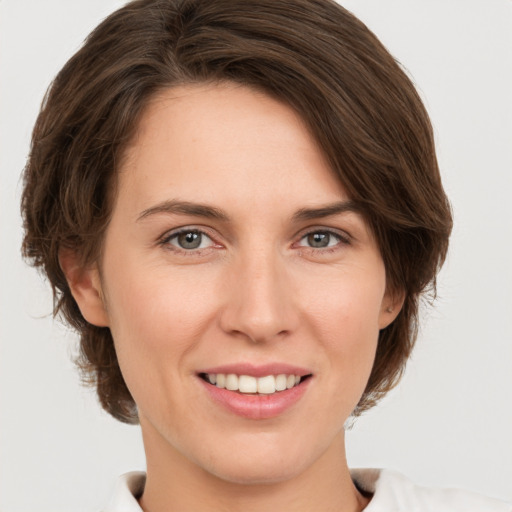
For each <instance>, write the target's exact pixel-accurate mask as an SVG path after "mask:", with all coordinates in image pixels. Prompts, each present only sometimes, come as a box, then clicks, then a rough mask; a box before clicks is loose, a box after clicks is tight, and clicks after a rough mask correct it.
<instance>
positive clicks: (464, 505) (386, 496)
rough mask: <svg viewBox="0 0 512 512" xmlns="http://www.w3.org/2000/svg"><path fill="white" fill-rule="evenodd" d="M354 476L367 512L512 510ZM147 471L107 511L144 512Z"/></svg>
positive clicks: (376, 473)
mask: <svg viewBox="0 0 512 512" xmlns="http://www.w3.org/2000/svg"><path fill="white" fill-rule="evenodd" d="M351 475H352V479H353V480H354V482H355V483H356V485H357V487H358V488H359V489H361V490H362V491H365V492H367V493H370V494H372V495H373V498H372V500H371V501H370V504H369V505H368V506H367V507H366V508H365V510H364V512H512V506H511V505H507V504H506V503H503V502H501V501H498V500H494V499H491V498H486V497H483V496H480V495H478V494H474V493H470V492H467V491H462V490H458V489H432V488H428V487H422V486H419V485H416V484H414V483H412V482H411V481H410V480H408V479H407V478H405V477H404V476H403V475H401V474H400V473H397V472H395V471H390V470H382V469H370V468H365V469H353V470H351ZM145 483H146V473H144V472H142V471H134V472H131V473H125V474H124V475H121V476H120V477H119V479H118V481H117V483H116V487H115V489H114V493H113V495H112V498H111V500H110V502H109V504H108V506H107V507H106V508H105V509H103V512H142V509H141V507H140V505H139V503H138V501H137V498H139V497H140V496H141V495H142V491H143V490H144V484H145Z"/></svg>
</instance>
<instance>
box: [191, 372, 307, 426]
mask: <svg viewBox="0 0 512 512" xmlns="http://www.w3.org/2000/svg"><path fill="white" fill-rule="evenodd" d="M204 373H210V374H212V373H225V374H228V373H234V374H236V375H251V376H253V377H264V376H266V375H279V374H283V373H284V374H287V375H300V376H301V377H304V376H306V375H311V373H312V372H310V371H308V370H305V369H304V368H299V367H297V366H292V365H288V364H281V363H271V364H265V365H259V366H255V365H252V364H245V363H244V364H236V365H224V366H216V367H214V368H208V369H205V370H201V371H200V372H198V374H197V378H198V380H199V382H200V383H201V385H202V386H203V389H204V390H205V392H206V394H207V396H208V397H209V398H210V399H211V400H212V401H213V402H214V403H215V404H218V405H220V406H221V407H222V408H224V409H225V410H227V411H229V412H231V413H233V414H235V415H237V416H240V417H242V418H247V419H251V420H264V419H270V418H275V417H277V416H279V415H281V414H283V413H285V412H286V411H287V410H289V409H290V408H292V407H293V406H294V405H295V404H296V403H297V402H298V401H299V400H300V399H301V398H302V397H303V396H304V394H305V392H306V391H307V389H308V388H309V385H310V383H311V380H312V378H308V379H305V380H304V381H302V382H301V383H300V384H299V385H297V386H294V387H293V388H291V389H286V390H284V391H278V392H276V393H273V394H270V395H257V394H254V395H253V394H244V393H239V392H237V391H229V390H227V389H223V388H218V387H217V386H215V385H213V384H210V383H209V382H206V381H205V380H204V379H202V378H201V377H199V375H200V374H204Z"/></svg>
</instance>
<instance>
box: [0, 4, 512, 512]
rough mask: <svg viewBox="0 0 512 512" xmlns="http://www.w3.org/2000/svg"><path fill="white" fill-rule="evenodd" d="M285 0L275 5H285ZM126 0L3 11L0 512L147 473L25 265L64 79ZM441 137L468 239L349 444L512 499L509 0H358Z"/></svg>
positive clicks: (93, 500)
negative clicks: (33, 192)
mask: <svg viewBox="0 0 512 512" xmlns="http://www.w3.org/2000/svg"><path fill="white" fill-rule="evenodd" d="M277 1H278V0H277ZM122 3H123V2H121V1H118V0H44V1H41V0H0V59H1V60H0V73H1V74H0V122H1V128H0V130H1V131H0V143H1V147H0V165H1V168H0V194H1V197H0V209H1V211H0V215H1V216H0V219H1V232H0V247H1V251H0V273H1V276H0V279H1V281H0V294H1V305H0V315H1V316H0V336H1V354H0V365H1V366H0V384H1V387H0V391H1V394H0V399H1V402H0V414H1V421H0V427H1V433H0V436H1V437H0V457H1V459H0V510H1V511H2V512H33V511H35V510H37V511H38V512H64V511H66V512H69V511H94V510H99V509H100V508H101V507H102V505H104V504H105V502H106V500H107V498H108V495H109V493H110V491H111V488H112V486H113V483H114V481H115V479H116V477H117V475H119V474H121V473H123V472H125V471H129V470H134V469H144V454H143V448H142V443H141V438H140V432H139V428H138V427H133V426H127V425H123V424H121V423H118V422H116V421H115V420H113V419H112V418H110V417H109V416H108V415H107V414H106V413H104V412H102V411H101V410H100V408H99V406H98V405H97V403H96V399H95V396H94V393H93V391H91V390H88V389H84V388H82V387H81V386H80V383H79V379H78V376H77V374H76V372H75V369H74V367H73V364H72V362H71V358H72V355H73V353H74V352H75V350H76V337H75V335H74V334H73V333H71V332H69V331H68V330H67V329H66V328H65V327H63V326H62V325H61V324H59V323H58V322H56V321H54V320H53V319H52V316H51V310H52V301H51V295H50V291H49V287H48V284H47V283H46V282H44V281H43V279H41V277H40V276H39V275H38V274H37V273H36V271H34V270H33V269H30V268H28V267H27V266H26V265H25V264H24V263H23V261H22V260H21V257H20V249H19V248H20V243H21V237H22V231H21V222H20V215H19V206H18V204H19V196H20V191H21V181H20V172H21V170H22V168H23V166H24V161H25V158H26V155H27V151H28V147H29V138H30V133H31V128H32V126H33V123H34V121H35V118H36V115H37V112H38V108H39V105H40V102H41V99H42V97H43V94H44V92H45V90H46V87H47V85H48V84H49V83H50V81H51V79H52V78H53V76H54V75H55V74H56V73H57V71H58V70H59V69H60V68H61V67H62V65H63V64H64V63H65V61H66V60H67V59H68V58H69V57H70V56H71V55H72V54H73V53H74V52H75V51H76V50H77V49H78V47H79V46H80V44H81V42H82V41H83V39H84V38H85V36H86V35H87V34H88V33H89V32H90V30H92V29H93V28H94V27H95V26H96V25H97V23H98V22H99V21H100V20H101V19H103V18H104V17H105V16H106V15H107V14H108V13H110V12H111V11H113V10H114V9H115V8H117V7H119V6H121V5H122ZM342 3H343V4H344V5H345V6H346V7H347V8H348V9H349V10H351V11H353V12H354V13H355V14H356V15H358V16H359V17H360V18H361V19H362V20H363V21H364V22H365V23H366V24H367V25H368V26H369V27H370V28H371V29H372V30H373V31H374V32H375V33H376V34H377V35H378V36H379V37H380V38H381V40H382V41H383V42H384V44H385V45H386V46H387V47H388V49H389V50H390V51H391V53H393V54H394V55H395V57H396V58H397V59H398V60H399V61H400V62H401V63H402V64H403V65H404V66H405V67H406V68H407V70H408V72H409V74H410V75H411V76H412V78H413V80H414V82H415V83H416V84H417V87H418V88H419V90H420V93H421V95H422V97H423V98H424V100H425V102H426V105H427V108H428V110H429V112H430V114H431V117H432V121H433V124H434V127H435V134H436V140H437V145H438V155H439V161H440V165H441V169H442V174H443V177H444V183H445V186H446V189H447V191H448V194H449V196H450V198H451V201H452V204H453V210H454V214H455V228H454V234H453V239H452V245H451V250H450V254H449V258H448V261H447V264H446V266H445V268H444V270H443V272H442V273H441V276H440V279H439V299H438V301H437V305H436V307H435V308H434V309H429V310H427V311H425V312H424V314H423V319H424V322H423V329H422V331H421V335H420V338H419V340H418V345H417V349H416V350H415V352H414V355H413V358H412V360H411V361H410V364H409V366H408V370H407V372H406V375H405V378H404V379H403V381H402V383H401V385H400V386H399V387H398V388H397V389H395V390H394V391H393V392H392V393H391V394H390V395H389V396H388V397H387V398H386V399H385V400H384V401H383V402H382V403H381V404H380V406H378V407H377V408H376V409H374V410H373V411H370V412H369V413H367V414H366V415H365V416H364V417H362V418H361V419H359V420H358V421H357V422H356V423H355V425H354V426H353V428H352V429H351V430H350V431H349V432H348V434H347V442H348V456H349V463H350V465H351V466H352V467H357V466H371V467H387V468H393V469H396V470H399V471H401V472H403V473H404V474H406V475H407V476H409V477H410V478H412V479H413V480H415V481H417V482H418V483H423V484H427V485H436V486H456V487H463V488H467V489H472V490H474V491H477V492H481V493H484V494H487V495H491V496H494V497H498V498H502V499H505V500H509V501H510V500H512V440H511V436H512V391H511V390H512V236H511V235H512V1H510V0H486V1H482V0H428V1H427V0H422V1H419V0H347V1H346V2H342Z"/></svg>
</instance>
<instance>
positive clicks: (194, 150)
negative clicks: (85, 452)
mask: <svg viewBox="0 0 512 512" xmlns="http://www.w3.org/2000/svg"><path fill="white" fill-rule="evenodd" d="M432 139H433V138H432V132H431V127H430V123H429V120H428V116H427V114H426V112H425V110H424V108H423V106H422V104H421V101H420V100H419V98H418V95H417V94H416V92H415V90H414V87H413V86H412V84H411V83H410V81H409V79H408V78H407V77H406V76H405V74H404V73H403V72H402V71H401V69H400V68H399V67H398V66H397V64H396V63H395V62H394V60H393V59H392V57H391V56H390V55H389V54H388V53H387V51H386V50H385V49H384V48H383V47H382V45H381V44H380V43H379V42H378V41H377V40H376V38H375V37H374V36H373V35H372V34H371V33H370V32H369V31H368V30H367V29H366V27H364V26H363V25H362V24H361V23H360V22H358V21H357V20H356V19H355V18H354V17H353V16H351V15H350V14H349V13H347V12H346V11H345V10H343V9H342V8H341V7H339V6H337V5H336V4H334V3H331V2H329V1H325V2H318V1H293V2H291V1H290V2H288V1H279V2H275V1H270V0H268V1H255V2H247V1H244V2H242V1H240V2H233V1H229V2H228V1H224V2H221V1H214V2H193V1H184V2H172V1H169V0H165V1H164V0H160V1H144V2H133V3H131V4H128V6H126V7H125V8H123V9H121V10H120V11H118V12H116V13H114V14H113V15H112V16H110V17H109V18H108V19H107V20H106V21H105V22H104V23H102V24H101V25H100V26H99V27H98V28H97V29H96V30H95V31H94V32H93V33H92V34H91V36H90V37H89V39H88V41H87V42H86V44H85V45H84V47H83V48H82V49H81V50H80V51H79V52H78V53H77V54H76V55H75V56H74V57H73V58H72V59H71V60H70V61H69V63H68V64H67V65H66V66H65V68H64V69H63V70H62V71H61V73H60V74H59V76H58V77H57V78H56V80H55V82H54V84H53V85H52V88H51V90H50V91H49V94H48V97H47V99H46V101H45V105H44V107H43V109H42V111H41V114H40V116H39V119H38V121H37V124H36V127H35V129H34V134H33V146H32V151H31V155H30V160H29V162H28V165H27V168H26V173H25V189H24V195H23V212H24V219H25V227H26V237H25V241H24V251H25V254H26V256H27V257H28V258H30V259H32V261H33V263H34V264H35V265H38V266H42V267H43V269H44V271H45V272H46V274H47V275H48V277H49V279H50V281H51V283H52V286H53V288H54V292H55V294H56V297H57V299H58V303H57V310H58V311H60V312H62V313H63V314H64V315H65V317H66V318H67V320H68V321H69V322H70V324H71V325H73V326H74V327H75V328H77V330H78V331H79V333H80V336H81V360H80V363H81V366H82V369H83V371H84V373H85V375H86V376H88V377H89V378H90V379H91V380H92V381H94V383H95V384H96V386H97V391H98V396H99V399H100V402H101V403H102V405H103V407H104V408H105V409H106V410H107V411H108V412H110V413H111V414H112V415H113V416H114V417H116V418H118V419H120V420H121V421H125V422H130V423H133V422H140V424H141V428H142V433H143V438H144V445H145V451H146V457H147V476H145V475H130V476H128V477H125V478H124V479H123V481H122V482H121V484H120V485H121V487H120V489H119V490H118V492H117V494H116V495H115V497H114V499H113V502H112V504H111V506H110V508H108V509H107V510H121V507H123V506H124V505H123V503H124V502H125V501H126V502H127V503H129V504H128V507H130V508H128V510H140V509H142V510H149V511H158V510H174V509H175V510H209V509H211V510H219V509H220V510H222V509H226V510H237V509H240V510H241V509H243V510H267V509H269V508H271V507H279V508H281V509H284V510H310V509H312V508H314V509H315V510H362V509H366V510H368V511H370V510H375V511H376V510H384V509H389V510H395V509H396V510H402V509H403V510H406V509H407V510H411V509H413V510H441V507H442V506H445V505H446V503H447V502H448V501H449V502H450V503H451V505H450V506H451V508H450V510H463V509H464V510H467V509H468V508H470V509H472V510H479V509H482V510H508V508H506V506H505V505H500V504H498V503H495V502H493V503H491V501H487V500H484V499H482V498H477V497H475V496H470V495H466V494H463V493H437V492H434V491H425V490H422V489H420V488H416V487H414V486H413V485H412V484H410V483H408V482H407V481H405V480H404V479H402V477H399V476H396V475H394V474H392V473H388V472H385V471H383V472H382V473H378V472H372V471H369V472H368V471H367V472H362V473H357V472H356V473H353V474H351V473H350V471H349V469H348V467H347V463H346V458H345V444H344V429H343V426H344V424H345V422H346V421H347V420H348V419H349V418H350V417H351V416H357V415H359V414H361V413H362V412H363V411H365V410H367V409H368V408H370V407H371V406H372V405H374V404H375V403H376V402H377V401H378V400H379V399H380V398H381V397H382V396H384V394H385V393H386V392H387V391H388V390H389V389H391V388H392V387H393V385H394V384H396V382H397V381H398V379H399V377H400V375H401V372H402V371H403V368H404V365H405V363H406V361H407V359H408V356H409V354H410V351H411V349H412V346H413V344H414V340H415V336H416V318H417V310H418V301H419V298H420V296H421V294H422V293H424V292H425V291H429V290H432V289H433V285H434V284H435V276H436V273H437V271H438V270H439V268H440V266H441V264H442V262H443V260H444V257H445V255H446V250H447V243H448V236H449V233H450V230H451V215H450V209H449V206H448V201H447V199H446V197H445V195H444V192H443V189H442V186H441V182H440V178H439V172H438V168H437V163H436V157H435V152H434V146H433V140H432ZM409 500H412V501H409ZM422 507H423V508H422ZM457 507H458V508H457ZM478 507H480V508H478ZM492 507H494V508H492ZM123 510H126V508H124V509H123Z"/></svg>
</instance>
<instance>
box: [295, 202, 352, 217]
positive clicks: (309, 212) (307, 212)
mask: <svg viewBox="0 0 512 512" xmlns="http://www.w3.org/2000/svg"><path fill="white" fill-rule="evenodd" d="M361 210H362V208H361V206H360V205H359V204H358V203H356V202H355V201H350V200H347V201H339V202H337V203H333V204H327V205H325V206H319V207H316V208H301V209H300V210H298V211H297V212H295V214H294V215H293V217H292V220H293V221H294V222H299V221H305V220H315V219H322V218H324V217H330V216H331V215H339V214H341V213H346V212H353V213H361Z"/></svg>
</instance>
